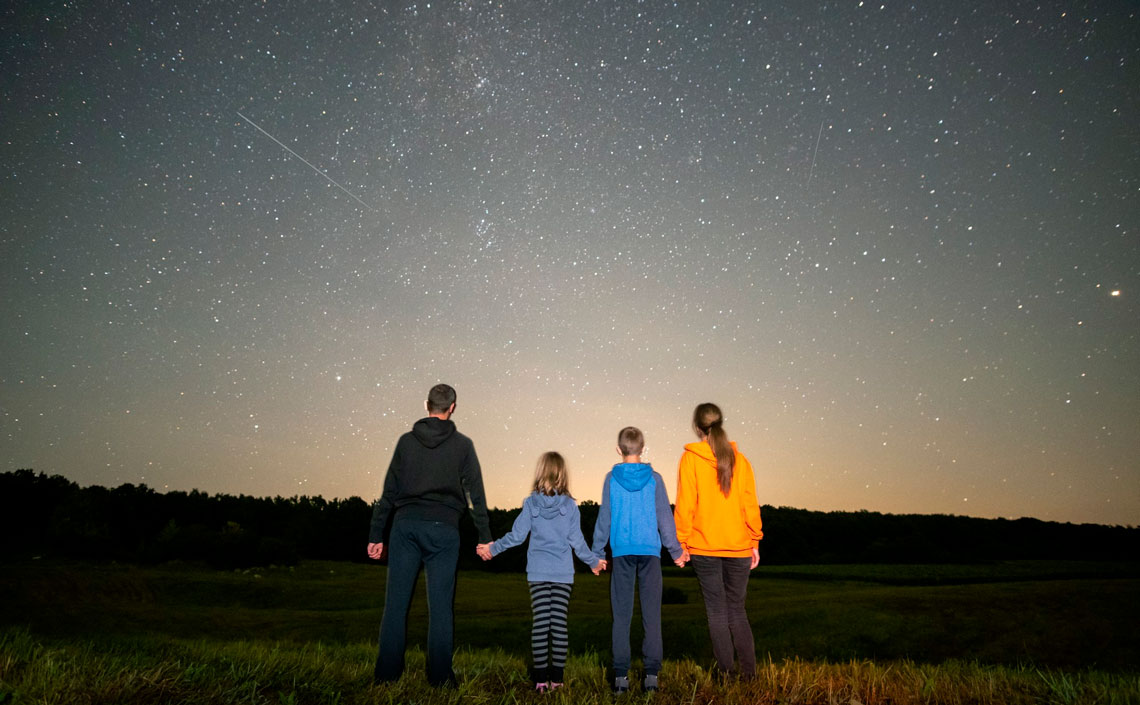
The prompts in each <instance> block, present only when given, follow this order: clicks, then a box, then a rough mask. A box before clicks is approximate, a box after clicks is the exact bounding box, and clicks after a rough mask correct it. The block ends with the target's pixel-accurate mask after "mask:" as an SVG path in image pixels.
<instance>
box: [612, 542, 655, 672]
mask: <svg viewBox="0 0 1140 705" xmlns="http://www.w3.org/2000/svg"><path fill="white" fill-rule="evenodd" d="M635 587H636V588H637V590H638V592H639V593H640V601H641V624H642V626H643V627H645V639H644V641H642V642H641V656H642V659H643V661H644V666H645V675H647V676H652V675H657V673H658V671H660V670H661V658H662V655H663V654H662V651H663V647H662V645H661V557H660V556H615V557H614V560H613V574H612V576H611V577H610V608H611V609H612V610H613V618H614V626H613V652H614V675H615V676H617V677H621V676H624V675H627V674H628V673H629V662H630V658H631V657H630V646H629V626H630V623H631V622H632V621H633V592H634V588H635Z"/></svg>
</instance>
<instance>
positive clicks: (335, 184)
mask: <svg viewBox="0 0 1140 705" xmlns="http://www.w3.org/2000/svg"><path fill="white" fill-rule="evenodd" d="M237 115H238V117H239V118H241V119H242V120H245V121H246V122H248V123H249V124H250V125H253V126H254V127H256V128H257V131H258V132H260V133H261V134H263V135H265V136H266V137H268V138H269V139H271V140H273V141H274V142H276V143H277V144H278V145H279V146H280V147H281V148H282V149H284V150H285V151H286V152H288V153H289V154H292V155H293V156H294V157H296V158H298V159H300V160H301V161H302V162H304V163H305V166H307V167H309V168H310V169H312V170H313V171H315V172H317V173H318V174H320V175H321V176H323V177H325V179H326V180H328V182H329V183H330V184H332V185H333V186H336V187H337V188H338V189H340V190H341V191H344V192H345V193H346V194H348V196H349V197H351V198H352V199H353V200H354V201H356V202H357V203H359V204H360V205H362V206H364V207H365V208H367V209H368V210H370V211H372V212H373V213H375V212H376V209H375V208H373V207H372V206H370V205H368V204H367V203H365V202H364V201H362V200H360V197H359V196H357V195H356V194H355V193H353V192H352V191H349V190H348V189H346V188H345V187H343V186H341V185H340V184H339V183H337V182H336V181H333V180H332V177H330V176H329V175H328V174H326V173H325V172H323V171H321V170H320V169H318V168H317V167H315V166H313V165H312V164H310V163H309V160H307V159H305V158H304V157H302V156H301V155H300V154H297V153H296V152H294V151H293V150H291V149H289V146H288V145H286V144H285V143H283V142H282V141H281V140H279V139H277V138H276V137H274V136H273V135H271V134H269V133H268V132H266V131H265V130H263V129H261V125H258V124H257V123H256V122H254V121H253V120H250V119H249V118H247V117H246V116H244V115H242V114H241V113H238V114H237Z"/></svg>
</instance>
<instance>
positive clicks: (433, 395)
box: [427, 384, 455, 414]
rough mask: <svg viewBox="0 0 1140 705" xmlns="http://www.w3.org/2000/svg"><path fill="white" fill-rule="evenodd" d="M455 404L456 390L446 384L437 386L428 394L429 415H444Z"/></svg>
mask: <svg viewBox="0 0 1140 705" xmlns="http://www.w3.org/2000/svg"><path fill="white" fill-rule="evenodd" d="M454 403H455V390H454V389H452V388H451V387H450V386H448V385H446V384H437V385H435V386H434V387H432V388H431V391H430V392H428V398H427V404H428V413H429V414H442V413H444V412H445V411H447V410H448V409H450V408H451V405H452V404H454Z"/></svg>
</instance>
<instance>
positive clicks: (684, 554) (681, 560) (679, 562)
mask: <svg viewBox="0 0 1140 705" xmlns="http://www.w3.org/2000/svg"><path fill="white" fill-rule="evenodd" d="M688 562H689V552H688V551H687V550H685V549H683V548H682V549H681V555H680V556H678V557H677V558H676V559H675V560H674V561H673V564H674V565H676V566H677V567H678V568H684V567H685V564H686V563H688Z"/></svg>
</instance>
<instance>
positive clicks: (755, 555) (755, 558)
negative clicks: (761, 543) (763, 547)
mask: <svg viewBox="0 0 1140 705" xmlns="http://www.w3.org/2000/svg"><path fill="white" fill-rule="evenodd" d="M758 565H760V549H759V548H753V549H752V565H751V566H749V568H748V569H749V570H752V569H753V568H755V567H756V566H758Z"/></svg>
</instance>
